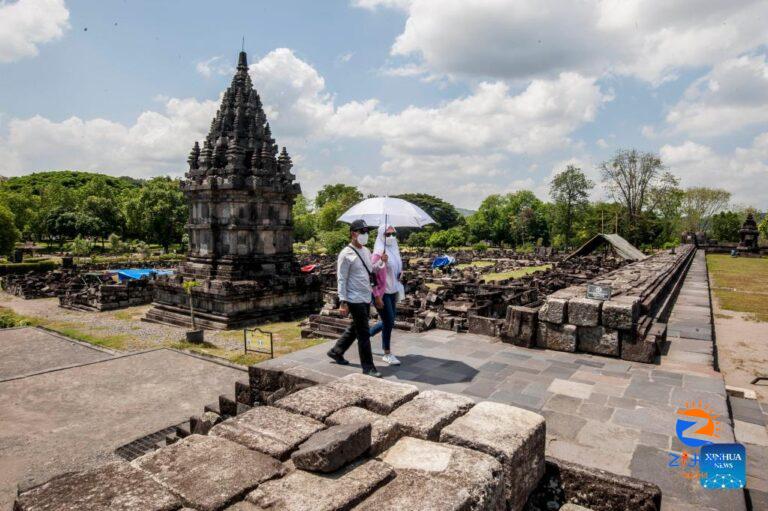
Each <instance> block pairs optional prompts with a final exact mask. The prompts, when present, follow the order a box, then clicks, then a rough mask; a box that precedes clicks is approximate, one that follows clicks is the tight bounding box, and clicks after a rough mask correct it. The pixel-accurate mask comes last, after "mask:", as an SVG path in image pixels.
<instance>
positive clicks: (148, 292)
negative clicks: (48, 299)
mask: <svg viewBox="0 0 768 511" xmlns="http://www.w3.org/2000/svg"><path fill="white" fill-rule="evenodd" d="M154 289H155V281H154V279H148V278H142V279H138V280H126V281H125V282H123V283H121V284H96V285H92V286H88V287H86V288H85V289H82V290H71V291H68V292H67V293H66V294H64V295H61V296H59V306H61V307H64V308H65V309H80V310H83V309H85V310H94V311H108V310H115V309H123V308H125V307H134V306H136V305H146V304H148V303H152V296H153V293H154Z"/></svg>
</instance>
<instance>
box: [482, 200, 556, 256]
mask: <svg viewBox="0 0 768 511" xmlns="http://www.w3.org/2000/svg"><path fill="white" fill-rule="evenodd" d="M545 209H546V207H545V205H544V203H543V202H541V201H540V200H539V199H538V198H536V195H534V194H533V192H531V191H529V190H520V191H518V192H515V193H509V194H506V195H496V194H494V195H489V196H488V197H486V198H485V200H483V202H482V204H480V208H479V209H478V210H477V212H476V213H475V214H474V215H472V216H471V217H469V218H468V219H467V226H468V228H469V233H470V235H471V237H472V238H474V239H473V240H470V241H476V240H480V241H482V240H490V241H492V242H494V243H496V244H500V243H507V244H509V245H513V246H517V245H522V244H524V243H536V242H537V241H538V240H539V239H541V241H542V242H543V243H548V242H549V227H548V224H547V219H546V215H545Z"/></svg>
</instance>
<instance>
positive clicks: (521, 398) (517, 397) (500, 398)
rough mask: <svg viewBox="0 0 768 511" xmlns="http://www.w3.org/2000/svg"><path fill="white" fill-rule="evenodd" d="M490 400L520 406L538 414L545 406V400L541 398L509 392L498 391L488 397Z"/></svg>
mask: <svg viewBox="0 0 768 511" xmlns="http://www.w3.org/2000/svg"><path fill="white" fill-rule="evenodd" d="M488 400H489V401H496V402H497V403H505V404H508V405H512V406H519V407H521V408H525V409H526V410H531V411H533V412H537V413H538V412H539V411H540V410H541V407H542V405H543V404H544V399H542V398H540V397H536V396H530V395H527V394H518V393H515V392H509V391H507V390H497V391H496V392H494V393H493V394H491V395H490V396H489V397H488Z"/></svg>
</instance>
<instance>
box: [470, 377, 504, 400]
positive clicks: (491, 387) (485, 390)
mask: <svg viewBox="0 0 768 511" xmlns="http://www.w3.org/2000/svg"><path fill="white" fill-rule="evenodd" d="M498 389H499V382H498V381H490V380H481V381H477V382H474V383H472V384H470V385H468V386H467V388H465V389H464V393H465V394H469V395H472V396H477V397H488V396H490V395H491V394H493V393H494V392H496V391H497V390H498Z"/></svg>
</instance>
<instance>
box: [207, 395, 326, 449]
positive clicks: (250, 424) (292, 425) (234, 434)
mask: <svg viewBox="0 0 768 511" xmlns="http://www.w3.org/2000/svg"><path fill="white" fill-rule="evenodd" d="M323 428H325V425H324V424H323V423H322V422H320V421H317V420H315V419H313V418H311V417H306V416H304V415H297V414H295V413H291V412H288V411H286V410H282V409H280V408H275V407H272V406H257V407H256V408H253V409H252V410H249V411H247V412H245V413H244V414H242V415H238V416H237V417H234V418H232V419H229V420H227V421H225V422H222V423H221V424H218V425H217V426H214V428H213V429H212V430H211V435H213V436H219V437H222V438H226V439H227V440H231V441H233V442H237V443H238V444H241V445H244V446H245V447H248V448H249V449H254V450H256V451H259V452H263V453H264V454H268V455H270V456H272V457H274V458H277V459H279V460H286V459H288V457H289V456H290V454H291V452H293V451H294V450H295V449H296V448H297V447H298V446H299V444H301V443H302V442H303V441H305V440H306V439H307V438H309V437H310V436H312V435H313V434H315V433H317V432H318V431H320V430H322V429H323Z"/></svg>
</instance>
